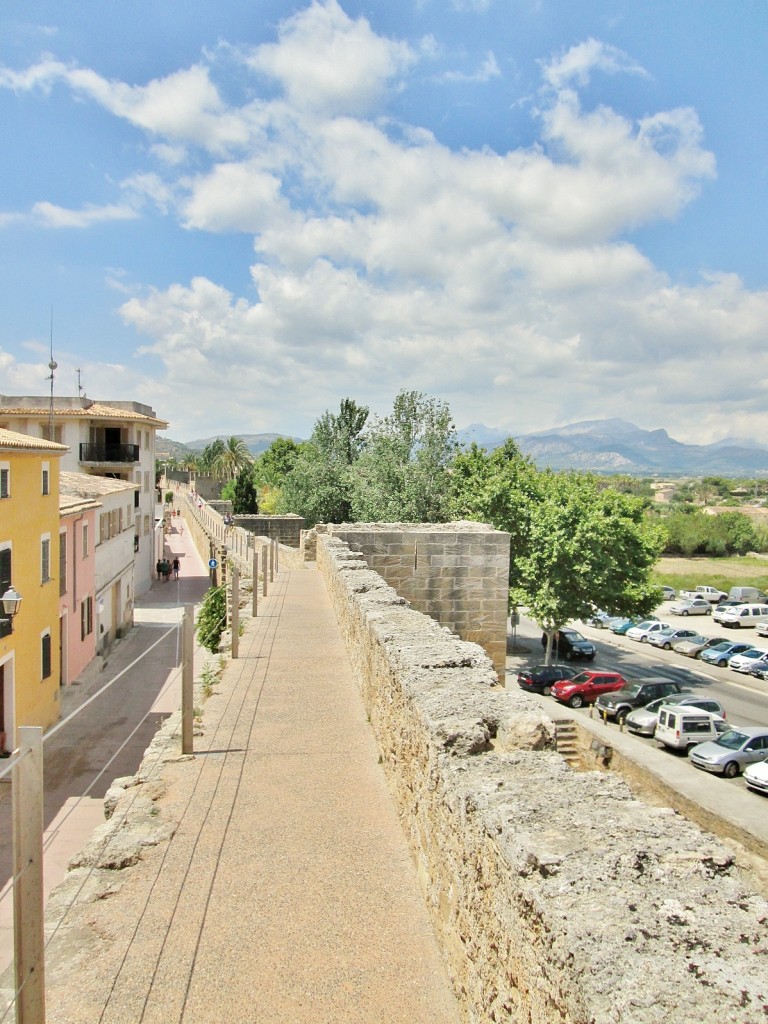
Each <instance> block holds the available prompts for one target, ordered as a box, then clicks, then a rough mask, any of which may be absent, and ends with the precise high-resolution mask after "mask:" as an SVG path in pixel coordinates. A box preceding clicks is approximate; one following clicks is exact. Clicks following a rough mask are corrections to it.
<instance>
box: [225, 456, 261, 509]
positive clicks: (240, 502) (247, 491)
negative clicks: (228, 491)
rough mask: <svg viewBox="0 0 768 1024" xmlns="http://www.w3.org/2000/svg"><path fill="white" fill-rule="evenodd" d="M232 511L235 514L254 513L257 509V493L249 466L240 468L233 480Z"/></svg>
mask: <svg viewBox="0 0 768 1024" xmlns="http://www.w3.org/2000/svg"><path fill="white" fill-rule="evenodd" d="M232 511H233V512H234V514H235V515H236V516H244V515H256V514H257V513H258V511H259V494H258V491H257V489H256V483H255V481H254V479H253V474H252V473H251V469H250V466H249V467H248V468H247V469H244V470H242V471H241V472H240V473H239V474H238V476H237V479H236V480H235V486H234V493H233V495H232Z"/></svg>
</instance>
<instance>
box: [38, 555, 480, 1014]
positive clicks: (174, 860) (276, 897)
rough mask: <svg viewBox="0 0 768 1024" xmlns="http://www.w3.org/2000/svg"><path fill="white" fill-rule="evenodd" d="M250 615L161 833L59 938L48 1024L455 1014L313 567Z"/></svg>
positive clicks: (174, 780)
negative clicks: (114, 889) (170, 829)
mask: <svg viewBox="0 0 768 1024" xmlns="http://www.w3.org/2000/svg"><path fill="white" fill-rule="evenodd" d="M161 586H170V584H167V585H161ZM247 622H248V625H247V627H246V631H245V634H244V636H243V637H242V638H241V642H240V654H241V656H240V658H239V659H238V660H237V661H234V662H230V663H229V665H228V668H227V670H226V672H225V674H224V677H223V680H222V682H221V684H220V685H219V686H218V687H217V692H216V693H214V695H213V696H212V697H211V698H210V699H209V700H208V701H207V702H206V704H205V709H204V735H203V736H198V737H196V738H195V749H196V755H195V757H194V758H193V759H192V760H187V761H182V762H176V763H171V764H168V765H166V766H165V768H164V779H165V782H166V792H165V795H164V796H162V797H161V798H160V799H159V800H158V802H157V805H156V806H157V808H158V810H159V818H160V819H161V820H166V821H169V822H172V823H175V833H174V835H173V837H172V839H171V840H170V841H169V842H167V843H161V844H160V845H159V846H157V847H154V848H148V849H147V850H146V853H145V854H144V855H143V857H142V860H141V862H140V863H139V864H138V865H136V866H135V867H133V868H130V869H127V870H126V871H124V872H115V873H114V874H116V875H119V876H120V878H119V880H117V881H116V884H118V885H119V886H120V889H119V892H118V893H117V894H116V895H114V896H112V897H110V898H108V899H100V900H96V901H95V902H93V903H91V904H88V905H85V906H81V907H80V908H79V910H76V911H74V912H73V913H71V914H70V915H68V918H67V921H66V924H65V926H64V927H63V928H62V929H61V932H60V935H59V937H57V940H56V943H55V945H54V947H53V948H52V950H51V956H50V962H49V969H48V1020H49V1022H51V1024H57V1022H64V1021H66V1022H70V1024H74V1022H83V1024H85V1022H89V1024H90V1022H92V1021H100V1022H104V1024H118V1022H125V1024H128V1022H130V1024H137V1022H162V1024H167V1022H172V1021H179V1022H182V1021H183V1022H185V1024H221V1022H222V1021H224V1022H226V1021H229V1022H232V1024H241V1022H256V1024H267V1022H269V1024H305V1022H306V1024H310V1022H311V1024H343V1022H350V1024H352V1022H354V1024H369V1022H370V1024H390V1022H391V1024H406V1022H407V1024H428V1022H429V1024H442V1022H446V1024H448V1022H451V1024H458V1021H459V1019H460V1017H459V1011H458V1008H457V1005H456V1002H455V999H454V996H453V994H452V991H451V987H450V984H449V982H448V979H447V975H446V971H445V968H444V966H443V963H442V960H441V956H440V952H439V949H438V946H437V942H436V939H435V936H434V933H433V930H432V926H431V923H430V921H429V919H428V916H427V912H426V909H425V907H424V905H423V898H422V895H421V891H420V888H419V884H418V879H417V874H416V867H415V865H414V863H413V861H412V859H411V856H410V854H409V851H408V848H407V846H406V843H405V839H404V836H403V833H402V830H401V827H400V824H399V821H398V818H397V814H396V811H395V807H394V803H393V801H392V798H391V796H390V794H389V791H388V789H387V786H386V782H385V779H384V775H383V772H382V769H381V766H380V764H379V763H378V762H379V753H378V749H377V747H376V745H375V742H374V740H373V736H372V732H371V728H370V725H369V723H368V722H367V720H366V715H365V711H364V708H363V705H362V701H361V698H360V695H359V692H358V690H357V686H356V684H355V681H354V679H353V676H352V670H351V667H350V665H349V662H348V659H347V656H346V651H345V649H344V646H343V641H342V639H341V636H340V634H339V631H338V628H337V625H336V621H335V617H334V614H333V611H332V608H331V605H330V601H329V598H328V595H327V594H326V592H325V587H324V584H323V580H322V578H321V577H320V576H319V574H318V573H316V572H314V571H312V570H309V569H308V570H304V571H296V572H281V573H280V574H278V576H277V577H276V578H275V581H274V583H273V584H271V585H270V589H269V596H268V598H267V599H266V600H265V601H264V602H262V603H261V604H260V607H259V617H258V618H257V619H255V620H254V619H251V620H247Z"/></svg>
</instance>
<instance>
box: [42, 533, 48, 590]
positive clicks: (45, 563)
mask: <svg viewBox="0 0 768 1024" xmlns="http://www.w3.org/2000/svg"><path fill="white" fill-rule="evenodd" d="M50 578H51V537H50V534H49V535H48V536H46V537H42V538H41V539H40V582H41V583H47V582H48V581H49V580H50Z"/></svg>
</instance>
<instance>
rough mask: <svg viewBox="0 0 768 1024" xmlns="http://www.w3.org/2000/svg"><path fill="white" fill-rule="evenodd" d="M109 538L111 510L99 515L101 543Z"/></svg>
mask: <svg viewBox="0 0 768 1024" xmlns="http://www.w3.org/2000/svg"><path fill="white" fill-rule="evenodd" d="M105 540H109V512H102V513H101V515H100V516H99V544H103V543H104V541H105Z"/></svg>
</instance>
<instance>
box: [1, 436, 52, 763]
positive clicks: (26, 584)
mask: <svg viewBox="0 0 768 1024" xmlns="http://www.w3.org/2000/svg"><path fill="white" fill-rule="evenodd" d="M66 452H67V449H66V448H65V447H64V445H61V444H57V443H55V442H52V441H48V440H45V439H44V438H40V437H31V436H29V435H28V434H26V433H18V432H16V431H11V430H7V429H4V428H0V600H1V599H2V598H3V597H4V596H5V595H8V594H10V593H11V592H12V591H15V592H17V593H18V594H19V595H20V596H21V599H22V600H21V603H20V604H19V606H18V611H17V613H16V615H15V616H13V617H11V616H9V615H7V614H6V613H5V611H4V610H3V608H2V605H0V749H2V750H5V751H9V750H13V748H14V747H15V746H16V730H17V729H18V727H19V726H22V725H37V726H40V727H41V728H43V729H45V728H47V727H48V726H49V725H52V724H53V722H55V721H56V719H57V718H58V717H59V682H60V651H61V635H60V629H59V581H58V579H57V577H58V575H59V560H58V559H59V462H60V460H61V459H62V458H63V457H64V455H65V454H66Z"/></svg>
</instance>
